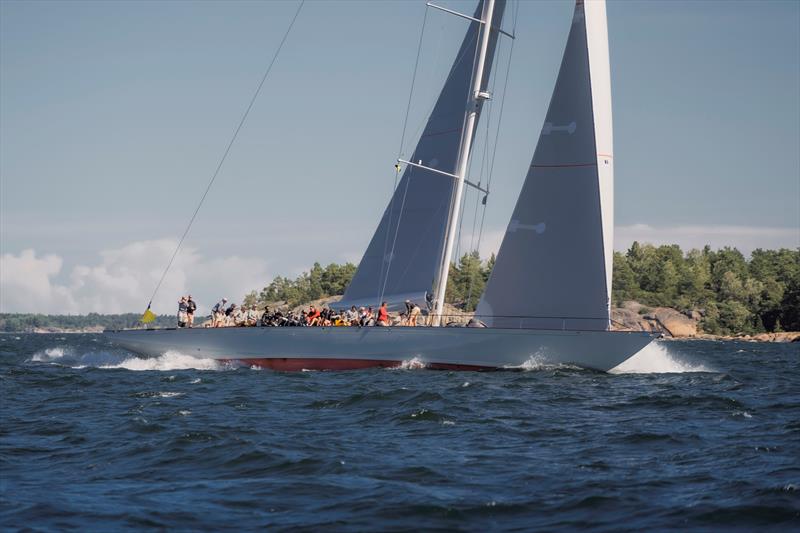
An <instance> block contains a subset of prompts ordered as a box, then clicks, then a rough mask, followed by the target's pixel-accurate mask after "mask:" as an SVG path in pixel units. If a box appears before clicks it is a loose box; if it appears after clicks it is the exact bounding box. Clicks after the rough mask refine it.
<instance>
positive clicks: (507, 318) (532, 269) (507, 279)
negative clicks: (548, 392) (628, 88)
mask: <svg viewBox="0 0 800 533" xmlns="http://www.w3.org/2000/svg"><path fill="white" fill-rule="evenodd" d="M613 161H614V160H613V145H612V132H611V83H610V69H609V59H608V32H607V27H606V8H605V1H604V0H589V1H586V2H584V1H583V0H577V1H576V4H575V12H574V15H573V19H572V28H571V30H570V33H569V38H568V40H567V46H566V49H565V51H564V57H563V59H562V62H561V68H560V70H559V73H558V79H557V81H556V86H555V89H554V91H553V96H552V98H551V100H550V107H549V108H548V111H547V118H546V120H545V123H544V126H543V127H542V130H541V134H540V136H539V142H538V144H537V145H536V151H535V152H534V155H533V162H532V164H531V166H530V168H529V169H528V175H527V177H526V178H525V183H524V185H523V187H522V192H521V193H520V196H519V200H518V201H517V205H516V207H515V208H514V214H513V215H512V217H511V222H510V223H509V225H508V229H507V230H506V233H505V236H504V238H503V243H502V245H501V246H500V251H499V252H498V255H497V262H496V264H495V266H494V269H493V271H492V275H491V278H490V279H489V282H488V283H487V286H486V290H485V292H484V294H483V296H482V298H481V300H480V302H479V303H478V308H477V310H476V314H477V315H481V316H482V317H481V319H482V320H483V321H484V322H486V323H487V324H488V325H490V326H494V327H512V328H515V327H519V328H547V329H578V330H605V329H608V325H609V301H610V295H611V265H612V258H613V255H612V254H613V251H612V250H613V243H612V238H613V230H614V223H613V210H614V206H613V188H614V183H613V181H614V171H613Z"/></svg>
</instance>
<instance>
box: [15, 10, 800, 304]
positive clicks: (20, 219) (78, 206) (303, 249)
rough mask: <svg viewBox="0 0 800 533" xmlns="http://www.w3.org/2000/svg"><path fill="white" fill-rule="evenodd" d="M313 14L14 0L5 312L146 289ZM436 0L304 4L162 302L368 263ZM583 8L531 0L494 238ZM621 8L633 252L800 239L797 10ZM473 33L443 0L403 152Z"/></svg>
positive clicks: (625, 219) (615, 53)
mask: <svg viewBox="0 0 800 533" xmlns="http://www.w3.org/2000/svg"><path fill="white" fill-rule="evenodd" d="M440 3H441V4H443V5H447V6H449V7H452V8H454V9H457V10H461V11H464V12H466V11H471V10H472V9H474V1H469V2H459V1H453V0H441V2H440ZM296 5H297V4H296V3H295V2H254V1H233V2H212V1H203V2H192V1H185V2H70V1H59V2H45V1H39V2H18V1H8V0H3V1H2V2H0V210H1V212H0V255H2V257H3V260H4V264H3V269H2V271H0V277H2V281H3V289H4V290H3V291H2V292H3V296H0V310H2V311H28V310H41V311H45V312H57V311H59V310H63V311H70V312H78V311H84V310H98V311H122V310H138V309H139V308H141V307H142V306H143V305H145V304H146V300H147V298H148V297H149V293H150V291H151V290H152V287H153V285H154V281H153V278H154V277H155V278H157V277H158V274H160V269H162V268H163V266H164V264H165V262H166V258H167V257H168V255H169V248H170V243H171V242H172V241H175V240H176V239H177V237H178V236H179V235H180V233H181V232H182V229H183V225H184V224H185V223H186V221H187V220H188V218H189V217H190V215H191V213H192V211H193V209H194V206H195V205H196V202H197V200H198V199H199V197H200V195H201V194H202V191H203V189H204V187H205V185H206V183H207V182H208V179H209V178H210V177H211V174H212V172H213V170H214V168H215V167H216V164H217V162H218V160H219V158H220V156H221V155H222V152H223V150H224V148H225V146H226V144H227V141H228V140H229V138H230V136H231V134H232V132H233V130H234V128H235V127H236V125H237V123H238V120H239V118H240V116H241V113H242V112H243V110H244V108H245V106H246V105H247V103H248V101H249V98H250V96H251V95H252V92H253V90H254V89H255V86H256V84H257V83H258V80H259V79H260V77H261V75H262V74H263V71H264V69H265V67H266V65H267V63H268V62H269V59H270V58H271V57H272V54H273V53H274V50H275V48H276V46H277V44H278V42H279V40H280V38H281V36H282V34H283V32H284V30H285V28H286V25H287V24H288V22H289V20H290V18H291V16H292V15H293V13H294V10H295V8H296ZM424 10H425V7H424V2H417V1H414V2H411V1H407V2H400V1H397V2H369V3H367V2H321V1H313V0H309V1H308V2H307V3H306V5H305V6H304V8H303V11H302V13H301V14H300V18H299V19H298V21H297V24H296V26H295V28H294V30H293V32H292V34H291V35H290V36H289V39H288V41H287V43H286V45H285V47H284V49H283V52H282V54H281V56H280V58H279V59H278V62H277V64H276V65H275V68H274V69H273V71H272V73H271V75H270V78H269V79H268V80H267V83H266V85H265V86H264V89H263V91H262V93H261V95H260V97H259V99H258V101H257V102H256V104H255V107H254V108H253V110H252V112H251V114H250V116H249V118H248V121H247V123H246V124H245V127H244V128H243V130H242V132H241V134H240V136H239V140H238V141H237V143H236V144H235V145H234V147H233V149H232V151H231V154H230V156H229V158H228V161H227V162H226V165H225V166H224V168H223V170H222V172H221V173H220V176H219V178H218V179H217V182H216V183H215V185H214V188H213V189H212V191H211V194H210V195H209V197H208V200H207V202H206V204H205V205H204V207H203V209H202V211H201V212H200V214H199V217H198V220H197V222H196V224H195V226H194V228H193V230H192V233H191V234H190V235H189V237H188V239H187V241H186V246H187V252H186V254H184V255H182V259H181V261H182V262H179V263H178V265H176V269H177V270H176V271H175V273H174V274H171V276H170V278H168V280H167V281H166V282H165V283H166V285H165V288H164V289H162V292H164V293H165V294H164V296H163V298H164V299H163V300H157V302H163V303H162V304H161V305H163V306H165V307H167V306H168V307H169V308H168V309H166V308H165V309H164V310H163V311H164V312H167V311H171V307H172V304H171V303H170V302H172V300H173V299H174V298H173V296H174V295H175V294H178V293H179V292H181V291H184V290H190V291H194V292H195V293H198V294H201V295H202V299H203V300H204V303H211V302H210V301H209V300H212V299H214V298H217V297H218V296H221V295H222V294H221V293H226V294H225V295H227V296H228V297H231V298H236V299H238V298H240V297H241V294H242V292H243V291H244V290H245V289H246V288H258V287H261V286H263V285H264V284H266V283H267V282H268V281H269V279H271V278H272V277H273V276H274V275H278V274H282V275H295V274H297V273H298V272H300V271H302V270H303V269H305V268H307V267H308V266H309V265H310V264H311V263H312V262H313V261H315V260H318V261H320V262H323V263H325V262H330V261H343V260H351V261H358V259H359V258H360V255H361V253H362V252H363V249H364V248H365V247H366V244H367V242H368V241H369V239H370V237H371V236H372V232H373V230H374V228H375V226H376V224H377V221H378V218H379V216H380V214H381V213H382V211H383V209H384V208H385V205H386V203H387V201H388V199H389V195H390V191H391V187H392V177H393V175H392V164H393V162H394V159H395V158H396V157H397V155H398V146H399V144H400V134H401V130H402V124H403V118H404V115H405V110H406V102H407V99H408V96H409V88H410V82H411V74H412V67H413V63H414V57H415V54H416V51H417V39H418V37H419V32H420V26H421V23H422V19H423V14H424ZM571 14H572V3H571V2H570V1H566V0H565V1H527V2H525V1H523V2H521V5H520V9H519V18H518V20H517V27H516V33H517V40H516V43H515V48H514V54H513V57H512V62H511V70H510V78H509V79H510V81H509V88H508V92H507V94H506V95H505V106H506V112H505V115H504V117H503V119H502V123H501V124H500V126H501V128H500V136H499V144H498V148H497V163H496V165H495V170H494V176H493V185H492V189H493V190H492V194H491V197H490V201H489V206H488V211H487V218H486V236H485V238H484V242H483V243H482V248H483V249H484V251H488V250H490V249H492V247H496V245H497V244H499V238H500V235H502V232H503V230H504V228H505V225H506V224H507V221H508V217H509V215H510V212H511V209H512V208H513V205H514V202H515V200H516V196H517V194H518V192H519V189H520V187H521V184H522V181H523V179H524V175H525V171H526V169H527V166H528V164H529V162H530V159H531V155H532V153H533V147H534V144H535V142H536V137H537V135H538V130H539V129H540V128H541V124H542V122H543V119H544V113H545V111H546V107H547V103H548V101H549V97H550V92H551V91H552V86H553V83H554V81H555V77H556V73H557V68H558V64H559V62H560V59H561V53H562V51H563V47H564V43H565V41H566V35H567V31H568V29H569V21H570V18H571ZM608 17H609V37H610V46H611V62H612V91H613V105H614V135H615V167H616V225H617V232H616V241H617V247H618V248H623V247H625V246H626V245H627V244H629V243H630V241H631V240H632V239H634V238H638V239H643V240H650V241H652V242H656V243H660V242H678V243H680V244H682V245H684V246H686V247H688V246H699V245H702V244H703V243H705V242H710V243H711V244H713V245H715V246H721V245H725V244H730V245H735V246H739V247H741V248H742V249H744V250H745V251H749V250H751V249H752V248H754V247H756V246H762V247H776V246H797V245H799V244H800V235H799V234H798V232H800V230H798V227H800V150H799V149H798V146H800V3H798V2H794V1H759V2H745V1H739V2H724V3H723V2H717V1H711V2H703V1H691V2H681V1H670V2H639V1H619V2H614V1H610V2H609V4H608ZM511 25H512V20H511V17H507V18H506V20H505V21H504V26H505V27H506V28H510V27H511ZM464 29H465V23H464V21H463V20H460V19H457V18H455V17H452V16H449V15H446V14H444V13H441V12H436V11H431V12H429V13H428V19H427V24H426V29H425V33H424V40H423V48H422V59H421V63H420V67H419V71H418V78H417V80H418V83H417V85H416V87H415V91H414V94H413V98H412V106H411V112H410V119H409V129H408V131H409V133H408V135H407V138H406V141H405V146H404V149H403V152H404V153H405V154H406V155H407V154H408V153H409V152H410V151H411V150H412V149H413V145H414V143H415V142H416V138H415V134H416V133H417V132H418V130H419V126H420V125H421V124H422V123H423V121H424V119H425V115H426V113H427V111H428V110H429V109H430V106H431V105H432V103H433V100H434V99H435V97H436V94H437V92H438V89H439V87H440V85H441V83H442V80H443V77H444V76H445V74H446V71H447V69H448V68H449V65H450V62H451V61H452V59H453V54H454V53H455V49H456V47H457V46H458V44H459V42H460V38H461V35H462V34H463V31H464ZM508 46H509V42H508V40H504V44H503V46H502V47H501V49H500V51H499V54H500V55H499V58H498V61H497V68H496V69H495V73H496V74H497V75H498V76H499V78H498V79H499V81H502V79H503V77H504V75H505V68H506V64H507V59H508V51H509V48H508ZM499 85H501V84H500V83H498V88H497V91H496V96H498V98H497V99H496V100H495V103H494V105H495V106H497V107H495V110H494V112H493V114H492V116H493V122H492V123H490V130H491V131H492V134H493V132H494V129H495V128H496V127H497V120H496V119H497V116H498V113H497V111H498V110H499V105H498V104H499V102H500V98H499V97H500V96H501V94H500V93H501V91H499ZM481 142H482V141H479V143H478V145H477V146H476V152H475V153H476V154H480V153H481V151H482V150H481V146H482V145H481ZM479 166H480V160H479V158H476V160H475V162H474V167H473V168H474V172H477V171H478V170H477V169H478V168H479ZM470 201H474V197H473V198H468V202H470ZM466 211H467V219H465V227H471V220H472V219H471V217H472V213H473V210H472V209H467V210H466ZM139 302H142V303H141V304H140V303H139Z"/></svg>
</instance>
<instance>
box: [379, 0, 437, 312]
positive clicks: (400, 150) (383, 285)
mask: <svg viewBox="0 0 800 533" xmlns="http://www.w3.org/2000/svg"><path fill="white" fill-rule="evenodd" d="M427 21H428V8H427V6H426V7H425V14H424V15H423V17H422V27H421V28H420V31H419V43H418V44H417V57H416V59H415V60H414V72H413V74H412V75H411V89H410V90H409V92H408V103H407V104H406V116H405V118H404V119H403V133H402V134H401V135H400V147H399V148H398V149H397V158H398V159H399V158H400V156H401V155H402V154H403V145H404V144H405V140H406V128H407V127H408V116H409V114H410V113H411V100H412V97H413V96H414V85H415V84H416V81H417V71H418V69H419V58H420V55H421V52H422V42H423V39H424V37H425V24H426V23H427ZM394 169H395V173H394V185H393V186H392V197H391V199H390V200H389V220H388V221H387V222H388V224H387V226H386V237H385V239H384V241H383V258H382V261H381V275H380V276H378V285H379V290H378V292H379V293H380V298H379V300H383V293H384V291H385V290H386V282H387V281H388V279H389V269H390V268H391V266H392V261H391V259H392V256H393V255H394V245H395V243H396V239H397V231H396V230H395V237H394V238H395V241H393V242H392V251H391V254H390V255H389V261H388V265H386V277H385V278H384V277H383V262H384V261H385V258H386V250H387V248H388V247H389V233H391V231H392V216H393V213H394V196H395V191H397V180H398V179H400V164H399V163H397V164H395V166H394ZM408 178H409V181H410V180H411V176H410V175H409V177H408ZM407 192H408V184H407V183H406V191H405V192H404V193H403V203H402V204H401V205H405V199H406V193H407ZM402 215H403V210H402V208H401V209H400V213H399V214H398V215H397V228H399V227H400V218H401V217H402ZM381 278H383V283H381Z"/></svg>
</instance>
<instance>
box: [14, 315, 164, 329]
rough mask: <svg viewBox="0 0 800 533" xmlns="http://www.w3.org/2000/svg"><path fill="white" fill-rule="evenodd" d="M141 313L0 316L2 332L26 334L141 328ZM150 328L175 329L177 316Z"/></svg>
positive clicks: (157, 318)
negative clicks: (68, 330)
mask: <svg viewBox="0 0 800 533" xmlns="http://www.w3.org/2000/svg"><path fill="white" fill-rule="evenodd" d="M141 317H142V314H141V313H124V314H118V315H101V314H98V313H89V314H88V315H42V314H38V313H2V314H0V331H5V332H24V331H32V330H34V329H40V328H41V329H47V328H61V329H85V328H96V327H98V326H99V327H102V328H103V329H125V328H135V327H138V326H141V323H140V322H139V319H140V318H141ZM150 327H164V328H169V327H175V315H159V316H158V317H156V320H155V321H154V322H152V323H151V324H150Z"/></svg>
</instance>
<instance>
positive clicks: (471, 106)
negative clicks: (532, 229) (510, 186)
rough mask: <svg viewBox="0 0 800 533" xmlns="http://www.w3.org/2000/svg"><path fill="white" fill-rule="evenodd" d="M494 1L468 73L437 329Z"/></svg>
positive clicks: (487, 7)
mask: <svg viewBox="0 0 800 533" xmlns="http://www.w3.org/2000/svg"><path fill="white" fill-rule="evenodd" d="M494 1H495V0H485V1H484V4H483V13H482V15H481V26H482V27H481V30H480V40H479V44H478V46H479V48H478V54H477V57H476V59H475V65H474V66H473V69H472V87H471V90H470V98H469V102H468V103H467V109H466V111H465V114H464V125H463V127H462V129H461V145H460V146H459V149H458V159H456V167H455V168H456V172H455V176H456V187H455V191H453V196H452V198H451V200H450V215H449V216H448V217H447V231H446V236H445V246H444V254H443V255H442V262H441V264H440V265H439V272H438V275H437V276H436V280H437V283H436V291H435V295H436V303H435V307H434V313H436V316H435V317H434V325H435V326H439V325H441V320H442V312H443V310H444V294H445V291H446V290H447V276H448V274H449V271H450V261H451V260H452V259H453V248H454V247H455V241H456V236H457V235H456V234H457V230H458V219H459V216H460V215H461V197H462V196H463V195H464V179H465V178H466V174H467V168H468V167H469V156H470V151H471V150H470V149H471V147H472V141H473V138H474V136H475V121H476V120H477V119H478V110H479V109H480V108H481V106H482V105H483V101H484V100H486V99H488V97H489V95H488V94H486V93H483V92H482V91H481V86H482V85H483V67H484V64H485V63H486V53H487V51H488V49H489V36H490V35H491V32H492V15H493V14H494Z"/></svg>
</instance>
